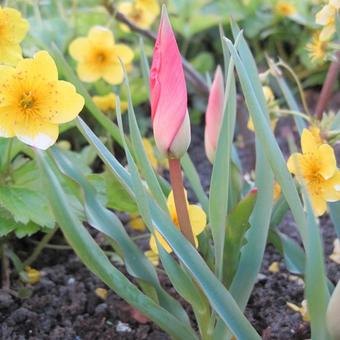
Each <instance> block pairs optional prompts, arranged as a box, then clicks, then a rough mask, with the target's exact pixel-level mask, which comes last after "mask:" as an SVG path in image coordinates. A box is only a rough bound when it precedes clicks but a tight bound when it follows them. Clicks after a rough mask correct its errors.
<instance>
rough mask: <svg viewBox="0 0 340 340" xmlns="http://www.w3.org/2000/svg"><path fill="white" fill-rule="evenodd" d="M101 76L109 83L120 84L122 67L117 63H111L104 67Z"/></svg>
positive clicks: (122, 76)
mask: <svg viewBox="0 0 340 340" xmlns="http://www.w3.org/2000/svg"><path fill="white" fill-rule="evenodd" d="M103 78H104V79H105V80H106V81H107V82H108V83H110V84H111V85H117V84H121V83H122V82H123V80H124V73H123V69H122V67H121V66H120V65H119V64H112V65H110V66H109V67H107V68H106V69H105V73H104V75H103Z"/></svg>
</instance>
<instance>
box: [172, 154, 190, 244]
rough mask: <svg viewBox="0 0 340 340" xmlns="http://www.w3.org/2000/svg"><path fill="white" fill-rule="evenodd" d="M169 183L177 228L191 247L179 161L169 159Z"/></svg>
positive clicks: (188, 220) (187, 213)
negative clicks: (172, 194)
mask: <svg viewBox="0 0 340 340" xmlns="http://www.w3.org/2000/svg"><path fill="white" fill-rule="evenodd" d="M169 171H170V182H171V187H172V191H173V193H174V200H175V207H176V212H177V218H178V223H179V228H180V230H181V232H182V234H183V235H184V236H185V237H186V238H187V240H188V241H189V242H191V244H192V245H193V246H195V240H194V235H193V233H192V228H191V223H190V218H189V212H188V207H187V201H186V197H185V193H184V187H183V176H182V169H181V164H180V161H179V159H176V158H169Z"/></svg>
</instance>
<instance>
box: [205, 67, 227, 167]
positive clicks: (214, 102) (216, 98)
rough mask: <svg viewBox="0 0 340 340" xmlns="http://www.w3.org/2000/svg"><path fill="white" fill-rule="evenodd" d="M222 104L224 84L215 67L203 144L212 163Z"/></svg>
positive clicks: (220, 74)
mask: <svg viewBox="0 0 340 340" xmlns="http://www.w3.org/2000/svg"><path fill="white" fill-rule="evenodd" d="M223 103H224V84H223V75H222V70H221V67H220V66H217V69H216V72H215V77H214V81H213V83H212V85H211V89H210V93H209V100H208V107H207V112H206V114H205V132H204V143H205V153H206V155H207V157H208V159H209V161H210V162H211V163H212V162H213V161H214V158H215V153H216V148H217V141H218V136H219V133H220V128H221V124H222V117H223Z"/></svg>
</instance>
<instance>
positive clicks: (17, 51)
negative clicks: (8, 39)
mask: <svg viewBox="0 0 340 340" xmlns="http://www.w3.org/2000/svg"><path fill="white" fill-rule="evenodd" d="M0 49H1V53H0V63H3V64H7V65H13V66H15V65H16V64H17V63H18V62H19V61H20V60H21V59H22V51H21V47H20V45H12V44H11V45H7V46H1V45H0Z"/></svg>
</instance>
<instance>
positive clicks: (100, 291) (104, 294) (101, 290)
mask: <svg viewBox="0 0 340 340" xmlns="http://www.w3.org/2000/svg"><path fill="white" fill-rule="evenodd" d="M94 292H95V294H96V295H97V296H98V297H99V298H100V299H102V300H104V301H105V300H106V299H107V296H108V293H109V292H108V291H107V289H105V288H96V290H95V291H94Z"/></svg>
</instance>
